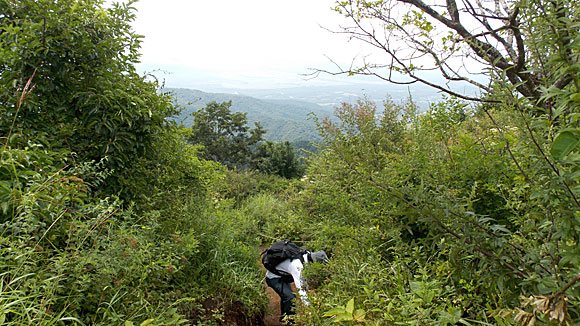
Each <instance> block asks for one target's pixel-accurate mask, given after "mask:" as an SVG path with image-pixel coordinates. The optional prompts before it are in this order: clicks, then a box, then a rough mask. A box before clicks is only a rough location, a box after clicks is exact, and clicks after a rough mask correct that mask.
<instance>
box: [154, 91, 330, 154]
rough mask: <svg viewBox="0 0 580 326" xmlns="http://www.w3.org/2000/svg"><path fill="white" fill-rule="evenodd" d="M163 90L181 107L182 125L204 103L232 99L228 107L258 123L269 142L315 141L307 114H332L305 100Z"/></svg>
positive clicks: (190, 120) (250, 121) (191, 118)
mask: <svg viewBox="0 0 580 326" xmlns="http://www.w3.org/2000/svg"><path fill="white" fill-rule="evenodd" d="M163 91H164V92H168V93H170V94H171V95H172V96H173V98H174V100H175V101H176V103H177V105H178V106H179V107H181V108H182V110H181V112H180V113H179V115H177V116H176V118H175V119H176V121H178V122H179V123H182V124H183V125H184V126H187V127H189V126H191V124H192V121H193V117H192V115H191V113H192V112H195V111H197V110H199V109H201V108H203V107H205V106H206V104H207V103H210V102H219V103H221V102H227V101H232V106H231V110H232V111H234V112H245V113H247V117H248V122H249V123H250V124H253V123H254V122H260V124H261V125H262V127H264V129H265V130H266V134H264V138H265V139H268V140H271V141H289V142H291V143H294V144H296V143H304V142H309V141H318V140H320V135H319V134H318V132H317V131H316V126H315V124H314V121H312V119H311V116H310V114H311V113H313V114H315V115H317V116H331V115H332V110H329V109H328V108H324V107H321V106H319V105H316V104H312V103H307V102H299V101H287V100H259V99H256V98H252V97H249V96H243V95H235V94H220V93H205V92H201V91H198V90H193V89H183V88H181V89H179V88H173V89H172V88H166V89H164V90H163Z"/></svg>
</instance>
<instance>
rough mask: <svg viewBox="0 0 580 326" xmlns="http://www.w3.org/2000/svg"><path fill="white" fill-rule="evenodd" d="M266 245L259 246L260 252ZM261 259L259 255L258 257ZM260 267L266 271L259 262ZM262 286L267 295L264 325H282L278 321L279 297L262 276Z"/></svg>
mask: <svg viewBox="0 0 580 326" xmlns="http://www.w3.org/2000/svg"><path fill="white" fill-rule="evenodd" d="M266 248H267V247H260V253H262V252H263V251H264V249H266ZM260 259H261V257H260ZM260 268H261V269H262V271H264V274H265V273H266V269H265V268H264V266H262V265H261V264H260ZM264 286H265V287H266V295H267V296H268V299H269V300H268V308H267V309H266V314H265V315H264V326H282V323H280V297H279V296H278V294H276V292H274V290H273V289H272V288H271V287H269V286H268V285H267V284H266V278H264Z"/></svg>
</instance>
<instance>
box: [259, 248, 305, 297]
mask: <svg viewBox="0 0 580 326" xmlns="http://www.w3.org/2000/svg"><path fill="white" fill-rule="evenodd" d="M305 259H306V258H305ZM276 269H277V270H280V271H283V272H286V273H288V274H290V275H292V279H294V284H295V285H296V289H298V295H300V300H302V302H303V303H304V304H305V305H307V306H308V305H310V302H308V296H307V294H306V290H307V289H308V285H307V284H306V281H305V280H304V279H303V278H302V270H303V269H304V265H303V264H302V262H301V261H300V259H293V260H290V259H287V260H285V261H283V262H281V263H280V264H278V266H276ZM266 277H267V278H279V277H280V276H278V275H276V274H274V273H272V272H270V271H268V272H266Z"/></svg>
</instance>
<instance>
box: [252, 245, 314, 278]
mask: <svg viewBox="0 0 580 326" xmlns="http://www.w3.org/2000/svg"><path fill="white" fill-rule="evenodd" d="M306 253H308V251H306V250H304V249H302V248H300V247H299V246H298V245H297V244H295V243H293V242H291V241H276V242H274V243H273V244H272V245H271V246H270V248H268V249H266V250H264V252H262V264H263V265H264V267H265V268H266V269H267V270H269V271H270V272H272V273H274V274H276V275H279V276H282V281H284V282H287V283H292V282H293V281H294V280H293V278H292V275H290V274H288V273H286V272H283V271H279V270H277V269H276V266H278V264H280V263H281V262H283V261H284V260H286V259H300V261H301V262H302V263H304V254H306Z"/></svg>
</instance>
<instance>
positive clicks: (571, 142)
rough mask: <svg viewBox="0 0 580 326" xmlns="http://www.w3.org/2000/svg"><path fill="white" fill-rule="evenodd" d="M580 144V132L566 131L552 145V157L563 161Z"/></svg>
mask: <svg viewBox="0 0 580 326" xmlns="http://www.w3.org/2000/svg"><path fill="white" fill-rule="evenodd" d="M579 143H580V134H579V132H578V130H565V131H562V132H560V133H559V134H558V136H556V138H555V139H554V142H553V143H552V150H551V152H552V156H553V157H554V158H555V159H557V160H561V159H562V158H564V157H565V156H566V155H568V154H570V152H572V151H573V150H574V149H575V148H576V147H577V146H578V144H579Z"/></svg>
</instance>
